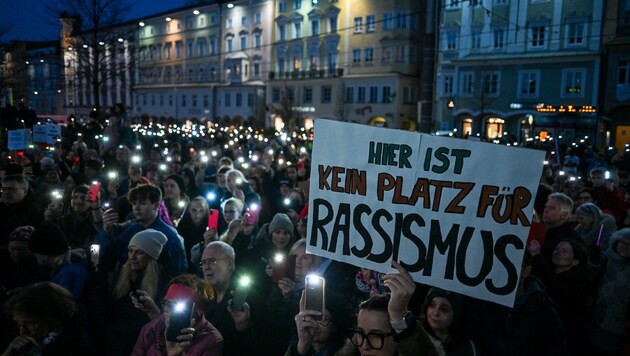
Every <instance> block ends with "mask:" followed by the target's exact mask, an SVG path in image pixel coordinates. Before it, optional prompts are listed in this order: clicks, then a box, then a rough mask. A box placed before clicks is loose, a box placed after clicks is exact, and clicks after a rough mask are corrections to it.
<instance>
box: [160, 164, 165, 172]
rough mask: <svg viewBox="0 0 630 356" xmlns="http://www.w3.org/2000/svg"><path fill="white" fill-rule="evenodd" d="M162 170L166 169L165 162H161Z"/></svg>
mask: <svg viewBox="0 0 630 356" xmlns="http://www.w3.org/2000/svg"><path fill="white" fill-rule="evenodd" d="M160 170H161V171H165V170H166V165H165V164H164V163H162V164H160Z"/></svg>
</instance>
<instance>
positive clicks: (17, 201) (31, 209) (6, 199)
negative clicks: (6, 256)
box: [0, 174, 44, 246]
mask: <svg viewBox="0 0 630 356" xmlns="http://www.w3.org/2000/svg"><path fill="white" fill-rule="evenodd" d="M1 191H2V196H0V216H2V219H0V246H4V245H6V244H7V243H8V239H9V235H10V234H11V232H12V231H13V230H14V229H15V228H16V227H18V226H25V225H30V226H34V227H37V226H39V224H41V223H42V221H43V220H44V208H43V207H41V206H40V205H39V204H37V203H36V202H35V200H34V199H31V198H30V197H28V196H27V194H28V181H27V180H26V178H25V177H24V176H23V175H21V174H16V175H8V176H6V177H4V178H3V179H2V189H1Z"/></svg>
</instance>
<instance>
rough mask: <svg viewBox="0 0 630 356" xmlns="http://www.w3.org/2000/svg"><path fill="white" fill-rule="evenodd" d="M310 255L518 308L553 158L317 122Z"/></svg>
mask: <svg viewBox="0 0 630 356" xmlns="http://www.w3.org/2000/svg"><path fill="white" fill-rule="evenodd" d="M315 132H316V133H315V137H316V139H315V142H314V147H313V164H312V173H311V187H310V192H311V194H310V209H309V231H308V244H307V245H308V247H307V251H308V252H309V253H313V254H317V255H321V256H324V257H328V258H332V259H335V260H339V261H344V262H348V263H351V264H354V265H356V266H360V267H365V268H370V269H374V270H378V271H383V272H387V271H392V268H391V260H396V261H398V262H399V263H401V264H402V265H403V266H404V267H405V268H407V270H408V271H409V272H410V273H411V274H412V276H413V278H414V279H415V280H416V281H418V282H421V283H426V284H430V285H434V286H439V287H441V288H445V289H448V290H452V291H456V292H460V293H463V294H467V295H470V296H474V297H477V298H480V299H486V300H491V301H494V302H497V303H500V304H504V305H510V306H511V305H512V304H513V302H514V296H515V292H516V286H517V283H518V277H519V274H520V268H518V267H519V266H520V263H521V260H522V256H523V253H524V248H525V247H524V246H525V244H524V242H525V241H526V238H527V233H528V231H529V226H530V217H531V212H532V211H533V204H534V196H535V194H536V189H537V186H538V178H539V176H540V171H541V169H542V163H543V159H544V152H538V151H531V150H523V149H516V148H509V147H504V146H498V145H491V144H487V143H479V142H472V141H467V140H458V139H451V138H441V137H436V136H430V135H425V134H419V133H414V132H406V131H397V130H388V129H382V128H375V127H369V126H361V125H354V124H347V123H339V122H334V121H328V120H318V121H317V122H316V126H315Z"/></svg>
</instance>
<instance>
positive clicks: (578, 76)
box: [561, 69, 586, 97]
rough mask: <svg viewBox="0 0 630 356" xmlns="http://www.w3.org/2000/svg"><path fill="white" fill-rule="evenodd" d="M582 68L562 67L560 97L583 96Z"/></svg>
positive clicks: (583, 72) (584, 74)
mask: <svg viewBox="0 0 630 356" xmlns="http://www.w3.org/2000/svg"><path fill="white" fill-rule="evenodd" d="M585 77H586V70H584V69H564V70H563V71H562V83H563V85H562V87H563V88H562V93H561V96H562V97H584V79H585Z"/></svg>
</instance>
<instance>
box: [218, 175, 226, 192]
mask: <svg viewBox="0 0 630 356" xmlns="http://www.w3.org/2000/svg"><path fill="white" fill-rule="evenodd" d="M217 184H218V185H219V187H221V188H225V173H217Z"/></svg>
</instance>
